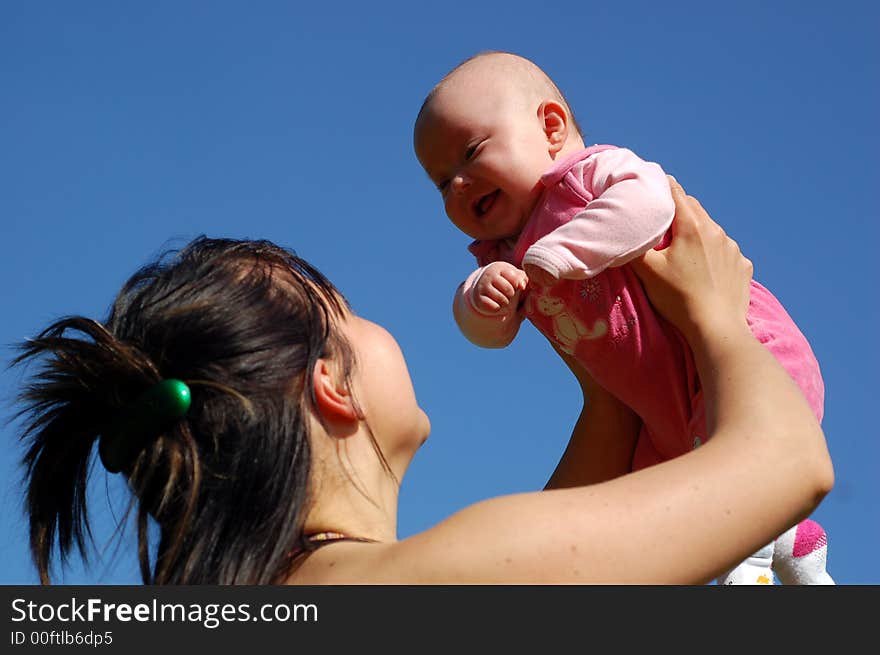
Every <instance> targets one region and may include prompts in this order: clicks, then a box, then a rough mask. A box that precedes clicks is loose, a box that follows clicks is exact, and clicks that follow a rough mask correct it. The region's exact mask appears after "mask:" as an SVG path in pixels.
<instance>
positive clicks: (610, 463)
mask: <svg viewBox="0 0 880 655" xmlns="http://www.w3.org/2000/svg"><path fill="white" fill-rule="evenodd" d="M554 349H555V350H556V352H557V353H558V354H559V356H560V357H561V358H562V361H564V362H565V364H566V366H568V368H569V369H571V372H572V374H574V376H575V378H576V379H577V381H578V384H580V387H581V391H582V392H583V395H584V406H583V409H582V410H581V413H580V416H579V417H578V420H577V423H575V426H574V430H573V431H572V434H571V439H569V442H568V446H567V447H566V449H565V452H564V453H563V455H562V458H561V459H560V460H559V464H557V465H556V470H555V471H554V472H553V475H552V476H551V477H550V481H549V482H547V487H546V488H547V489H565V488H568V487H578V486H582V485H585V484H595V483H597V482H605V481H606V480H613V479H614V478H617V477H620V476H621V475H624V474H626V473H629V472H630V470H631V468H632V458H633V452H634V451H635V447H636V441H637V440H638V437H639V430H640V429H641V427H642V421H641V419H640V418H639V417H638V416H637V415H636V414H635V412H633V411H632V410H631V409H630V408H629V407H627V406H626V405H624V404H623V403H622V402H621V401H620V400H618V399H617V398H616V397H614V396H613V395H612V394H610V393H609V392H608V391H606V390H605V389H603V388H602V387H601V386H599V385H598V384H597V383H596V381H595V380H593V378H592V377H591V376H590V374H589V373H587V371H586V370H585V369H584V367H583V366H581V365H580V364H578V362H577V360H575V359H574V358H573V357H571V356H570V355H567V354H565V353H564V352H562V351H561V350H559V349H558V348H556V347H555V346H554Z"/></svg>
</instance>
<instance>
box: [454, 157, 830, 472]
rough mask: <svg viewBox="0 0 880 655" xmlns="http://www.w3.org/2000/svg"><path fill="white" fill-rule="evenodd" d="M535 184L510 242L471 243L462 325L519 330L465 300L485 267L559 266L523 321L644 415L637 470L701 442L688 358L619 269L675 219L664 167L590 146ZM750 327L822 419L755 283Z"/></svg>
mask: <svg viewBox="0 0 880 655" xmlns="http://www.w3.org/2000/svg"><path fill="white" fill-rule="evenodd" d="M541 183H542V184H543V186H544V187H545V190H544V192H543V195H542V196H541V198H540V200H539V201H538V204H537V205H536V208H535V210H534V212H533V214H532V216H531V217H530V219H529V222H528V223H527V225H526V227H525V229H524V230H523V231H522V233H521V234H520V236H519V238H518V239H517V240H516V242H515V243H509V242H505V241H477V242H474V243H473V244H471V246H470V250H471V252H472V253H474V255H475V256H476V257H477V260H478V262H479V264H480V266H481V268H480V269H478V270H477V271H475V272H474V273H473V274H472V275H471V276H470V277H469V278H468V280H467V281H466V282H465V283H464V284H463V285H462V286H461V287H460V288H459V291H458V293H457V295H456V305H457V317H458V320H459V325H460V326H461V328H462V331H463V332H464V333H465V336H467V337H468V338H469V339H470V340H471V341H473V342H474V343H477V344H479V345H486V346H493V345H504V344H506V343H507V342H509V341H510V338H512V336H513V334H515V331H516V329H517V328H518V325H519V321H518V320H517V319H516V318H515V317H513V318H512V317H499V316H497V315H492V316H489V315H485V314H481V313H480V312H479V311H478V310H477V309H476V307H475V306H474V304H473V303H472V302H471V297H472V290H473V287H474V285H475V284H476V282H477V280H478V279H479V274H480V273H481V271H482V267H484V266H486V265H487V264H489V263H491V262H493V261H499V260H501V261H507V262H509V263H511V264H513V265H515V266H517V267H520V268H521V267H522V266H523V264H526V263H529V264H534V265H536V266H539V267H541V268H543V269H545V270H549V271H551V272H553V273H555V274H556V276H557V277H558V278H559V280H560V281H559V283H558V284H556V285H555V286H553V287H551V288H537V287H535V286H531V285H530V287H529V289H528V291H527V293H526V300H525V304H524V313H525V316H526V317H527V318H528V319H529V320H530V321H531V322H532V323H533V324H534V325H535V327H537V328H538V330H540V331H541V332H542V333H543V334H544V335H545V336H546V337H547V338H548V339H550V340H551V341H552V342H553V343H555V344H556V345H557V346H558V347H559V348H560V349H561V350H563V351H564V352H567V353H569V354H571V355H573V356H574V357H575V358H576V359H577V361H578V362H579V363H580V364H581V365H582V366H584V368H585V369H586V370H587V371H588V372H589V373H590V375H591V376H592V377H593V379H594V380H596V382H598V383H599V384H600V385H601V386H602V387H604V388H605V389H607V390H608V391H609V392H611V393H612V394H614V395H615V396H616V397H617V398H619V399H620V400H621V401H622V402H623V403H625V404H626V405H628V406H629V407H630V408H632V409H633V411H635V412H636V413H637V414H638V415H639V416H640V417H641V419H642V429H641V433H640V434H639V438H638V443H637V446H636V452H635V455H634V458H633V470H637V469H641V468H645V467H647V466H651V465H653V464H656V463H659V462H661V461H664V460H668V459H671V458H673V457H676V456H678V455H682V454H684V453H686V452H688V451H689V450H691V449H693V448H695V447H696V446H698V445H699V444H701V443H702V442H704V441H705V439H706V437H707V431H706V419H705V408H704V404H703V397H702V393H701V391H700V381H699V379H698V378H697V372H696V367H695V365H694V359H693V354H692V353H691V351H690V348H689V347H688V344H687V342H686V341H685V339H684V338H683V337H682V336H681V334H680V333H679V332H678V331H677V330H676V329H675V328H674V327H673V326H672V325H671V324H670V323H668V322H667V321H665V320H664V319H663V318H662V317H661V316H660V315H659V314H657V313H656V312H655V311H654V309H653V308H652V307H651V305H650V303H649V301H648V297H647V295H646V294H645V292H644V290H643V288H642V285H641V282H640V281H639V279H638V278H637V277H636V275H635V273H634V272H633V271H632V270H631V269H630V267H629V266H627V265H626V263H627V262H629V261H630V260H632V259H634V258H636V257H638V256H640V255H642V254H644V253H645V252H646V251H647V250H649V249H650V248H653V247H655V246H658V247H659V246H661V245H662V241H663V240H664V235H667V231H668V229H669V227H670V225H671V223H672V218H673V215H674V210H675V207H674V204H673V201H672V197H671V194H670V192H669V184H668V181H667V179H666V176H665V174H664V172H663V170H662V169H661V168H660V167H659V166H658V165H657V164H654V163H650V162H645V161H643V160H642V159H640V158H638V157H637V156H636V155H635V154H633V153H632V152H631V151H629V150H626V149H622V148H615V147H613V146H593V147H591V148H587V149H585V150H583V151H580V152H578V153H575V154H573V155H571V156H569V157H567V158H565V159H563V160H561V161H559V162H558V163H556V164H555V165H554V166H553V167H552V168H551V169H550V170H549V171H548V172H547V173H545V174H544V176H543V177H542V178H541ZM748 323H749V327H750V328H751V330H752V332H753V334H754V335H755V336H756V337H757V338H758V339H759V340H760V341H761V342H762V343H763V344H764V345H766V346H767V348H769V349H770V351H771V352H772V353H773V355H774V356H775V357H776V358H777V360H779V362H780V363H781V364H782V366H783V367H784V368H785V369H786V370H787V371H788V372H789V374H790V375H791V376H792V377H793V378H794V380H795V381H796V382H797V383H798V385H800V387H801V389H802V390H803V392H804V395H805V396H806V398H807V400H808V402H809V404H810V407H811V408H812V409H813V411H814V413H815V414H816V417H817V418H818V419H819V420H821V419H822V412H823V402H824V386H823V382H822V377H821V375H820V373H819V365H818V363H817V362H816V358H815V356H814V355H813V352H812V350H811V349H810V346H809V344H808V343H807V340H806V339H805V338H804V336H803V335H802V334H801V332H800V330H798V328H797V326H796V325H795V324H794V321H792V319H791V318H790V317H789V315H788V314H787V313H786V311H785V309H784V308H783V307H782V305H781V304H780V303H779V301H778V300H776V298H774V297H773V295H772V294H771V293H770V292H769V291H767V289H765V288H764V287H762V286H761V285H760V284H758V283H757V282H754V281H753V282H752V288H751V301H750V304H749V312H748ZM499 334H500V335H501V336H500V337H499Z"/></svg>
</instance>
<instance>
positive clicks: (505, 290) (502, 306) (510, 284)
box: [471, 262, 529, 314]
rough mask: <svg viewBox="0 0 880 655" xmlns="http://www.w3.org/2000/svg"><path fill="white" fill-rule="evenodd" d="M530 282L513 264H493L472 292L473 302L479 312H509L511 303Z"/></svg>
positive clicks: (484, 272) (488, 267)
mask: <svg viewBox="0 0 880 655" xmlns="http://www.w3.org/2000/svg"><path fill="white" fill-rule="evenodd" d="M528 282H529V280H528V278H527V277H526V274H525V273H524V272H523V271H521V270H520V269H518V268H517V267H516V266H514V265H513V264H508V263H507V262H493V263H491V264H489V265H488V266H487V267H486V269H485V270H484V271H483V274H482V275H480V279H479V280H477V283H476V285H474V288H473V290H472V293H473V296H472V297H471V300H472V301H473V303H474V307H476V309H477V311H480V312H483V313H484V314H498V313H501V312H504V311H507V308H508V307H509V306H510V304H511V302H513V300H514V299H515V298H516V297H517V295H518V294H520V293H522V291H524V290H525V288H526V285H527V284H528Z"/></svg>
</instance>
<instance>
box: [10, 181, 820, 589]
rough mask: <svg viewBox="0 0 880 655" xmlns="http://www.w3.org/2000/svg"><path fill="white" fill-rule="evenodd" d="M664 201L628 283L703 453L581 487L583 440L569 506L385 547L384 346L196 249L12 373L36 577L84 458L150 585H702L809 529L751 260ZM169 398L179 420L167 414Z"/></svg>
mask: <svg viewBox="0 0 880 655" xmlns="http://www.w3.org/2000/svg"><path fill="white" fill-rule="evenodd" d="M672 188H673V195H674V197H675V201H676V220H675V224H674V231H675V238H674V239H673V243H672V246H671V247H670V248H668V249H667V250H665V251H662V252H651V253H649V255H648V256H646V258H645V260H644V261H643V262H641V263H640V264H638V269H637V270H638V271H639V274H640V276H641V277H642V280H643V282H644V284H645V286H646V289H647V291H648V293H649V295H650V297H651V300H652V301H653V302H654V304H655V305H656V307H657V309H658V310H659V311H660V312H661V313H663V314H664V315H665V316H666V317H667V318H668V319H669V320H670V321H672V322H673V323H674V324H675V325H676V326H677V327H678V328H679V329H680V330H681V331H682V333H683V334H684V335H685V337H686V338H687V340H688V343H689V344H690V345H691V347H692V349H693V350H694V353H695V356H696V359H697V363H698V368H699V373H700V377H701V381H702V384H703V386H704V393H705V395H706V398H707V405H708V407H709V409H710V423H709V425H710V431H711V435H712V437H711V439H710V440H709V442H708V443H707V444H705V445H704V446H702V447H701V448H699V449H698V450H696V451H694V452H692V453H690V454H688V455H686V456H683V457H680V458H678V459H676V460H673V461H670V462H665V463H663V464H660V465H658V466H655V467H651V468H649V469H646V470H643V471H640V472H638V473H634V474H631V475H627V476H624V477H621V478H618V479H616V480H612V481H610V482H604V483H602V484H598V485H593V486H577V484H578V481H577V471H578V469H579V463H578V461H577V459H578V448H577V441H578V430H577V429H576V430H575V433H574V435H573V436H572V442H571V444H570V446H569V448H568V449H567V450H566V454H565V456H564V459H563V462H561V463H560V467H559V469H558V470H557V474H556V476H554V477H555V478H557V479H556V484H555V485H554V486H559V487H568V488H560V489H554V490H553V491H546V492H537V493H525V494H519V495H514V496H507V497H499V498H494V499H491V500H487V501H484V502H481V503H478V504H476V505H473V506H471V507H468V508H466V509H464V510H462V511H460V512H458V513H457V514H455V515H453V516H452V517H450V518H449V519H447V520H445V521H443V522H442V523H440V524H439V525H437V526H436V527H434V528H432V529H430V530H427V531H425V532H423V533H420V534H417V535H415V536H412V537H410V538H407V539H405V540H402V541H398V540H397V537H396V514H397V494H398V490H399V483H400V480H401V479H402V477H403V475H404V473H405V472H406V469H407V467H408V465H409V463H410V461H411V459H412V457H413V455H414V454H415V452H416V450H417V449H418V447H419V446H420V445H421V444H422V443H423V442H424V440H425V439H426V438H427V436H428V432H429V427H430V426H429V422H428V419H427V417H426V416H425V414H424V412H423V411H422V410H421V409H420V408H419V406H418V404H417V402H416V398H415V393H414V391H413V389H412V385H411V382H410V378H409V374H408V372H407V369H406V364H405V362H404V359H403V356H402V354H401V352H400V350H399V348H398V346H397V344H396V342H395V341H394V339H393V338H392V337H391V335H389V334H388V333H387V332H386V331H385V330H383V329H382V328H381V327H379V326H378V325H375V324H373V323H371V322H369V321H367V320H365V319H363V318H360V317H358V316H356V315H354V314H353V313H352V312H351V311H350V309H349V308H348V307H347V305H346V303H345V301H344V300H343V299H342V297H341V296H340V295H339V294H338V292H337V291H336V290H335V289H334V288H333V287H332V285H331V284H330V283H329V282H328V281H327V280H326V279H325V278H324V277H323V276H321V275H320V273H318V272H317V271H315V270H314V269H312V268H311V267H310V266H309V265H308V264H306V263H305V262H304V261H302V260H300V259H298V258H296V257H294V256H292V255H290V254H289V253H287V252H285V251H283V250H281V249H279V248H277V247H275V246H272V245H271V244H267V243H264V242H231V241H213V240H206V239H200V240H197V241H195V242H193V243H192V244H190V245H189V246H187V248H185V249H184V250H183V251H182V252H181V253H179V254H178V255H177V256H176V257H175V258H174V259H173V260H171V261H170V262H168V263H164V264H163V263H157V264H153V265H151V266H148V267H146V268H144V269H142V270H141V271H139V272H138V273H137V274H135V276H134V277H133V278H132V279H131V280H130V281H129V282H128V284H126V286H125V287H124V288H123V289H122V291H121V292H120V294H119V296H118V298H117V299H116V302H115V304H114V306H113V309H112V311H111V314H110V316H109V318H108V320H107V321H106V323H105V325H106V327H104V326H103V325H101V324H99V323H97V322H94V321H90V320H88V319H83V318H69V319H64V320H62V321H59V322H57V323H55V324H54V325H52V326H50V327H49V328H48V329H47V330H46V331H44V332H43V333H42V334H41V335H40V336H39V337H38V338H37V339H35V340H33V341H30V342H28V343H27V344H25V345H24V346H23V349H24V352H23V354H22V355H21V356H20V357H19V359H18V361H25V360H31V359H34V358H43V359H44V361H45V365H44V368H43V369H42V370H41V371H39V372H38V373H37V374H36V375H35V377H34V380H33V385H32V386H31V387H29V388H28V390H27V392H26V393H25V394H24V395H23V398H24V400H25V402H26V403H27V404H26V407H25V409H24V410H23V412H22V413H23V414H24V415H26V416H27V417H28V419H29V421H28V423H27V425H26V431H25V434H26V438H27V439H28V440H29V442H30V448H29V450H28V453H27V455H26V458H25V461H26V464H27V466H28V475H29V481H28V510H29V513H30V521H31V546H32V550H33V555H34V559H35V562H36V564H37V567H38V569H39V571H40V577H41V580H42V581H43V582H48V580H49V577H48V568H49V558H50V553H51V552H52V550H53V544H54V540H55V538H56V535H57V538H58V541H59V543H60V546H61V552H62V554H63V555H66V554H67V553H68V552H69V551H70V549H71V548H72V546H73V545H74V543H75V544H76V545H77V546H78V547H80V549H82V547H83V543H84V535H85V534H86V528H87V519H86V507H85V488H86V476H87V469H88V463H89V457H90V453H91V450H92V448H93V446H94V445H95V442H96V441H99V449H100V453H101V458H102V461H103V462H104V463H105V465H106V466H108V468H109V469H110V470H111V471H113V470H121V471H122V472H123V473H124V474H125V475H126V476H127V477H128V480H129V483H130V485H131V488H132V490H133V492H134V498H133V502H134V504H135V507H136V509H137V517H138V528H139V555H140V562H141V573H142V576H143V579H144V581H145V582H150V583H190V584H192V583H221V584H224V583H249V584H259V583H281V582H287V583H297V584H325V583H327V584H337V583H340V584H341V583H346V584H353V583H355V584H356V583H406V584H423V583H531V582H539V583H562V582H571V583H587V582H607V583H630V582H632V583H644V584H655V583H677V584H695V583H704V582H707V581H709V580H711V579H713V578H714V577H716V576H717V575H718V574H719V573H721V572H723V571H725V570H727V569H729V568H730V567H731V566H733V565H734V564H735V563H737V562H739V561H741V560H742V559H743V558H744V557H746V556H747V555H749V554H750V553H752V552H754V551H755V550H756V549H757V548H758V547H759V546H761V545H762V544H765V543H767V542H768V541H770V540H771V539H772V538H773V537H774V536H775V535H776V534H780V533H781V532H783V531H784V530H785V529H786V528H788V527H790V526H791V525H793V524H794V523H796V522H797V521H798V520H800V519H802V518H804V517H806V516H807V515H808V514H809V513H810V512H811V511H812V510H813V509H814V508H815V507H816V505H817V504H818V503H819V502H820V501H821V499H822V498H823V497H824V495H825V494H826V493H828V491H829V490H830V488H831V485H832V482H833V472H832V468H831V462H830V458H829V456H828V451H827V448H826V445H825V441H824V437H823V434H822V432H821V429H820V428H819V426H818V425H817V423H816V421H815V419H814V418H813V415H812V412H811V411H810V409H809V407H808V406H807V404H806V402H805V401H804V399H803V398H802V396H801V393H800V391H799V390H798V388H797V387H796V386H795V384H794V383H793V382H792V381H791V379H790V378H789V377H788V375H787V373H786V372H785V371H784V370H783V369H782V368H780V366H779V365H778V364H777V363H776V361H775V360H774V359H773V357H772V356H770V355H769V353H768V352H767V351H766V350H765V349H764V348H763V346H761V345H760V344H759V343H758V342H757V341H756V340H755V339H754V338H753V337H752V335H751V333H750V332H749V330H748V328H747V326H746V322H745V310H746V306H747V303H748V280H749V278H750V277H751V264H750V263H749V262H748V260H745V259H744V258H743V257H742V256H741V255H740V253H739V250H738V248H737V247H736V244H735V243H734V242H733V241H731V240H730V239H728V238H727V237H726V236H725V235H724V233H723V232H722V231H721V229H720V228H719V227H718V226H717V225H715V224H714V223H712V221H711V219H709V217H708V216H707V215H706V214H705V212H704V211H703V209H702V207H700V205H699V203H697V201H696V200H694V199H693V198H690V197H688V196H686V195H685V194H684V191H683V190H682V189H681V187H680V186H678V185H677V184H676V183H674V182H673V183H672ZM71 330H79V331H80V332H82V333H84V334H85V335H86V336H87V337H88V339H86V340H83V339H75V338H71V337H70V336H68V334H67V333H68V331H71ZM170 379H178V380H183V381H184V382H185V383H186V386H183V385H181V387H180V389H181V390H180V391H179V393H181V394H182V396H181V398H183V397H184V396H186V397H185V398H183V400H184V401H188V400H189V396H188V395H187V394H188V393H191V405H189V406H188V407H187V406H186V402H183V401H181V404H180V405H179V406H175V407H172V408H171V409H168V408H164V409H163V407H162V406H161V403H162V402H165V401H167V400H168V398H167V397H165V398H164V400H162V399H161V398H160V399H159V400H157V399H156V398H157V394H158V393H160V391H161V390H162V389H164V388H165V386H164V385H166V384H169V383H162V384H159V383H160V382H161V381H162V380H170ZM170 384H174V383H170ZM162 393H164V392H162ZM595 393H597V390H595V389H590V388H587V386H586V385H584V394H585V399H586V398H587V397H588V396H590V394H595ZM178 400H180V398H178ZM169 402H170V401H169ZM157 403H158V404H157ZM149 518H153V519H154V520H156V521H157V523H158V525H159V528H160V540H159V544H158V551H157V553H156V556H155V561H152V562H151V560H150V556H149V553H148V548H147V527H148V520H149ZM559 526H566V527H565V529H564V530H560V529H559ZM660 536H662V538H658V537H660ZM648 541H650V543H651V544H652V546H651V548H650V549H645V548H644V547H643V544H644V543H646V542H648Z"/></svg>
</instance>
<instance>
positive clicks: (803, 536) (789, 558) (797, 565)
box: [773, 519, 834, 585]
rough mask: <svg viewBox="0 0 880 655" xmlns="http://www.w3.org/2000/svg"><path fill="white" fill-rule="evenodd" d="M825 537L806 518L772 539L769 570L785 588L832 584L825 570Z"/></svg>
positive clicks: (814, 523)
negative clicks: (771, 566) (770, 568)
mask: <svg viewBox="0 0 880 655" xmlns="http://www.w3.org/2000/svg"><path fill="white" fill-rule="evenodd" d="M827 557H828V537H827V535H826V534H825V530H824V529H823V528H822V526H821V525H819V524H818V523H816V522H815V521H812V520H810V519H807V520H806V521H802V522H800V523H798V524H797V525H796V526H794V527H793V528H791V529H790V530H788V531H787V532H785V533H784V534H783V535H782V536H780V537H779V538H778V539H777V540H776V550H775V552H774V554H773V570H774V571H775V572H776V575H777V576H779V581H780V582H781V583H782V584H787V585H833V584H834V580H833V579H832V578H831V576H830V575H828V571H826V570H825V564H826V559H827Z"/></svg>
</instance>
